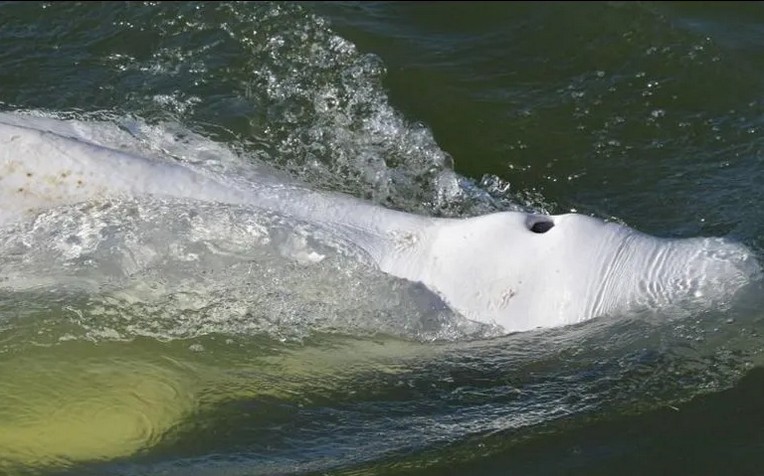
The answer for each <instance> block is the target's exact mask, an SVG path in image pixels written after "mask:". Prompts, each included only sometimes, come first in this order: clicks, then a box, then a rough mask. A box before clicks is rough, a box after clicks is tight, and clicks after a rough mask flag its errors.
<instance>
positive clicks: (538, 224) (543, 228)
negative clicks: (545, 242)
mask: <svg viewBox="0 0 764 476" xmlns="http://www.w3.org/2000/svg"><path fill="white" fill-rule="evenodd" d="M552 228H554V221H552V219H551V218H549V217H544V216H531V217H530V220H528V229H529V230H530V231H532V232H533V233H546V232H547V231H549V230H551V229H552Z"/></svg>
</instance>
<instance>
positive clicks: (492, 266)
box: [408, 212, 759, 332]
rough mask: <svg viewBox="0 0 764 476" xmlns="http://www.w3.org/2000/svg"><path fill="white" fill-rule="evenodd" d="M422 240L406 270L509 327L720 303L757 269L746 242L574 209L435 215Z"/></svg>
mask: <svg viewBox="0 0 764 476" xmlns="http://www.w3.org/2000/svg"><path fill="white" fill-rule="evenodd" d="M427 246H428V247H429V250H427V252H424V253H423V255H424V258H423V260H422V261H419V262H417V263H416V269H417V270H418V271H417V272H415V273H412V272H409V273H408V274H409V275H412V274H414V276H413V279H415V280H419V281H422V282H423V283H425V284H427V285H428V286H429V287H430V288H432V289H433V290H435V291H436V292H438V293H439V294H440V295H441V296H443V297H444V300H445V301H446V302H447V303H449V305H450V306H451V307H453V308H454V309H455V310H457V311H459V312H460V313H461V314H463V315H465V317H468V318H470V319H473V320H476V321H481V322H490V323H495V324H499V325H501V326H503V327H504V328H505V330H506V331H508V332H512V331H523V330H529V329H533V328H537V327H555V326H561V325H566V324H573V323H576V322H581V321H584V320H587V319H590V318H593V317H598V316H603V315H606V314H615V313H623V312H628V311H630V310H638V309H644V308H652V309H658V308H663V307H665V306H669V305H671V306H673V305H679V306H682V305H689V304H693V305H695V304H701V305H706V306H712V305H718V304H719V302H720V300H723V299H728V298H729V296H731V295H733V294H734V293H735V292H736V291H737V290H738V289H739V288H741V287H743V286H744V285H745V284H746V283H748V282H749V281H750V280H751V279H752V277H753V276H754V275H755V274H758V273H759V266H758V264H757V263H756V260H755V258H754V257H753V254H752V252H751V251H750V250H748V249H747V248H746V247H745V246H743V245H741V244H738V243H734V242H731V241H728V240H726V239H721V238H689V239H666V238H657V237H653V236H650V235H646V234H644V233H640V232H638V231H636V230H633V229H631V228H629V227H626V226H623V225H619V224H616V223H609V222H605V221H603V220H600V219H597V218H593V217H588V216H585V215H580V214H564V215H555V216H546V215H535V214H526V213H520V212H503V213H495V214H490V215H485V216H480V217H475V218H468V219H459V220H454V219H451V220H442V221H441V222H440V223H439V224H438V225H437V227H436V231H435V232H434V233H433V234H432V236H431V238H430V240H429V242H428V244H427ZM409 269H411V267H410V268H409Z"/></svg>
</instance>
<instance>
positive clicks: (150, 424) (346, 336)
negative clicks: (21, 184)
mask: <svg viewBox="0 0 764 476" xmlns="http://www.w3.org/2000/svg"><path fill="white" fill-rule="evenodd" d="M762 20H764V12H762V10H761V9H760V7H759V6H757V5H747V4H743V5H735V6H731V7H728V6H724V7H722V6H718V5H714V4H638V5H632V4H585V5H574V6H567V5H563V4H555V5H536V4H531V3H529V4H509V5H504V4H500V5H493V4H492V5H481V6H479V7H475V6H471V5H467V4H464V5H450V4H448V5H446V4H444V5H439V6H432V5H427V6H420V5H417V4H396V3H361V4H353V3H341V4H332V3H328V4H303V5H291V4H265V3H263V4H223V5H220V4H202V5H195V4H150V3H147V4H108V5H95V6H91V5H75V4H65V5H59V4H32V5H27V4H21V3H5V4H0V38H2V44H3V48H2V49H0V107H1V108H2V109H3V110H9V111H18V110H23V111H28V112H31V113H33V114H36V115H44V116H53V117H58V118H63V119H70V120H77V121H79V122H77V124H80V126H78V127H80V130H81V132H82V131H85V132H82V133H88V134H90V136H93V135H96V136H99V137H101V140H102V141H104V142H107V143H109V144H110V145H116V146H123V147H126V148H130V149H138V150H140V151H141V152H142V153H143V154H145V155H149V156H152V157H155V158H157V159H158V160H160V159H161V160H178V161H186V162H191V163H193V164H195V166H198V167H203V168H208V169H210V170H213V171H215V172H219V173H225V174H229V175H232V176H239V177H242V178H243V179H246V178H247V177H250V176H253V175H256V174H258V173H259V171H260V170H261V169H262V167H275V168H277V169H278V170H280V171H282V172H283V173H284V174H285V175H290V176H293V177H296V178H298V179H300V180H302V181H304V182H306V183H308V184H310V186H311V187H313V188H317V189H328V190H335V191H343V192H347V193H351V194H353V195H356V196H359V197H363V198H365V199H368V200H372V201H375V202H377V203H380V204H383V205H385V206H389V207H393V208H397V209H403V210H406V211H410V212H415V213H422V214H428V215H437V216H470V215H476V214H481V213H486V212H490V211H496V210H508V209H531V210H535V211H540V212H551V213H561V212H565V211H569V210H576V211H579V212H581V213H587V214H593V215H596V216H599V217H602V218H609V219H613V220H617V221H621V222H624V223H627V224H629V225H630V226H633V227H636V228H638V229H640V230H642V231H646V232H649V233H653V234H657V235H662V236H672V237H679V236H682V237H683V236H697V235H708V236H729V237H731V238H734V239H737V240H739V241H742V242H743V243H745V244H746V245H748V246H749V247H751V248H752V249H754V250H755V251H756V252H757V253H759V256H761V251H762V249H764V215H763V214H762V211H761V210H762V208H761V206H760V204H761V203H762V201H763V200H764V192H763V191H762V190H764V189H763V188H762V187H761V184H762V183H764V163H763V162H764V159H763V158H762V157H763V156H762V150H764V149H763V147H762V146H764V139H763V138H762V132H761V131H762V127H764V114H762V113H764V103H762V101H761V96H762V92H763V90H764V83H762V80H761V78H760V74H759V71H761V69H762V67H764V56H762V55H761V53H760V51H762V50H761V47H762V46H763V45H762V43H764V36H762V32H761V31H760V30H761V26H760V25H761V24H764V23H762ZM295 230H297V231H295ZM253 233H254V236H258V237H259V238H258V243H257V246H254V244H253V243H252V242H251V241H248V240H251V237H252V236H253ZM311 253H318V254H321V255H322V256H325V257H326V259H324V260H323V261H321V262H320V263H318V264H317V265H316V264H311V260H310V258H309V257H310V256H311ZM351 258H352V257H348V256H346V254H344V253H343V248H342V244H341V243H340V244H338V243H334V242H331V241H330V240H327V239H325V238H323V237H321V236H320V234H318V235H317V234H316V230H311V229H310V228H309V227H306V225H302V224H295V223H282V222H279V221H278V219H277V218H275V217H272V216H269V215H267V214H253V213H251V211H247V210H243V209H240V208H236V207H225V206H221V205H199V204H195V203H189V202H183V201H175V202H173V201H157V200H151V199H136V200H133V201H112V202H108V203H102V204H98V205H97V206H93V205H79V206H74V207H69V208H66V209H62V210H56V211H50V212H46V213H44V214H43V215H42V216H40V217H38V218H37V219H36V220H34V221H32V222H27V223H22V224H19V225H16V226H13V227H9V228H5V229H3V230H2V231H0V263H1V264H0V269H2V270H3V274H2V276H0V286H2V287H1V288H0V375H1V376H2V378H0V397H1V398H0V469H2V472H5V473H10V474H61V473H62V472H64V473H65V474H115V475H116V474H119V475H123V474H126V475H133V474H142V475H143V474H211V475H218V474H227V475H230V474H247V475H249V474H276V473H294V472H330V473H339V474H344V473H352V474H359V473H371V474H378V473H390V474H403V473H407V474H408V473H417V474H418V473H425V474H442V473H444V472H449V471H450V472H459V473H461V472H468V471H469V472H472V473H480V474H507V473H511V474H560V473H566V474H613V473H616V472H618V473H627V474H651V473H670V474H698V473H699V472H705V473H715V474H756V473H758V472H760V467H761V465H762V463H763V462H764V459H763V458H762V456H761V447H762V444H764V441H763V440H762V437H761V434H760V433H761V432H760V429H761V427H762V424H763V423H764V419H763V417H764V415H762V412H761V405H760V402H761V397H762V396H763V395H762V393H763V392H762V390H764V375H763V374H762V371H761V365H762V357H761V350H762V344H761V337H760V333H761V331H762V317H764V315H763V314H762V312H761V308H762V298H761V295H762V293H761V288H760V287H753V288H752V289H750V290H749V292H748V293H747V294H745V295H743V296H741V297H740V298H739V299H737V300H736V301H735V302H734V303H730V306H728V308H725V309H719V310H713V311H709V312H705V313H702V314H695V315H692V316H689V317H687V316H685V317H677V316H671V315H662V314H660V313H653V314H647V313H646V314H642V315H638V316H630V317H624V318H622V319H614V320H609V321H605V320H594V321H592V322H589V323H584V324H581V325H577V326H572V327H568V328H563V329H556V330H549V331H536V332H528V333H521V334H514V335H509V336H497V335H496V330H495V329H492V328H486V327H476V326H472V325H470V324H469V323H466V322H463V321H462V320H460V319H459V317H458V316H455V315H453V314H452V313H450V312H449V311H448V310H447V309H443V308H439V309H437V310H436V311H434V312H433V311H431V310H429V309H430V308H429V307H428V306H422V302H423V301H426V302H429V299H430V298H431V296H428V295H427V292H426V290H423V289H421V288H420V287H418V286H416V285H412V284H411V283H406V282H403V281H400V280H395V279H392V278H389V277H387V276H384V275H381V274H379V273H375V272H373V271H371V270H369V269H368V268H367V267H364V266H363V263H362V262H359V261H358V260H357V259H351Z"/></svg>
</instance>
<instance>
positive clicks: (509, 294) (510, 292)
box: [501, 289, 517, 307]
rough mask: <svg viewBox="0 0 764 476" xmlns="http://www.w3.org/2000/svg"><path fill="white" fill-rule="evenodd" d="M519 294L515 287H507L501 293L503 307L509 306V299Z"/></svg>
mask: <svg viewBox="0 0 764 476" xmlns="http://www.w3.org/2000/svg"><path fill="white" fill-rule="evenodd" d="M516 295H517V292H516V291H515V290H514V289H507V290H506V291H504V292H503V293H502V295H501V307H507V305H508V304H509V301H510V300H511V299H512V298H513V297H515V296H516Z"/></svg>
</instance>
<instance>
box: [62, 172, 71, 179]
mask: <svg viewBox="0 0 764 476" xmlns="http://www.w3.org/2000/svg"><path fill="white" fill-rule="evenodd" d="M68 176H69V174H68V173H66V172H61V178H66V177H68Z"/></svg>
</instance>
